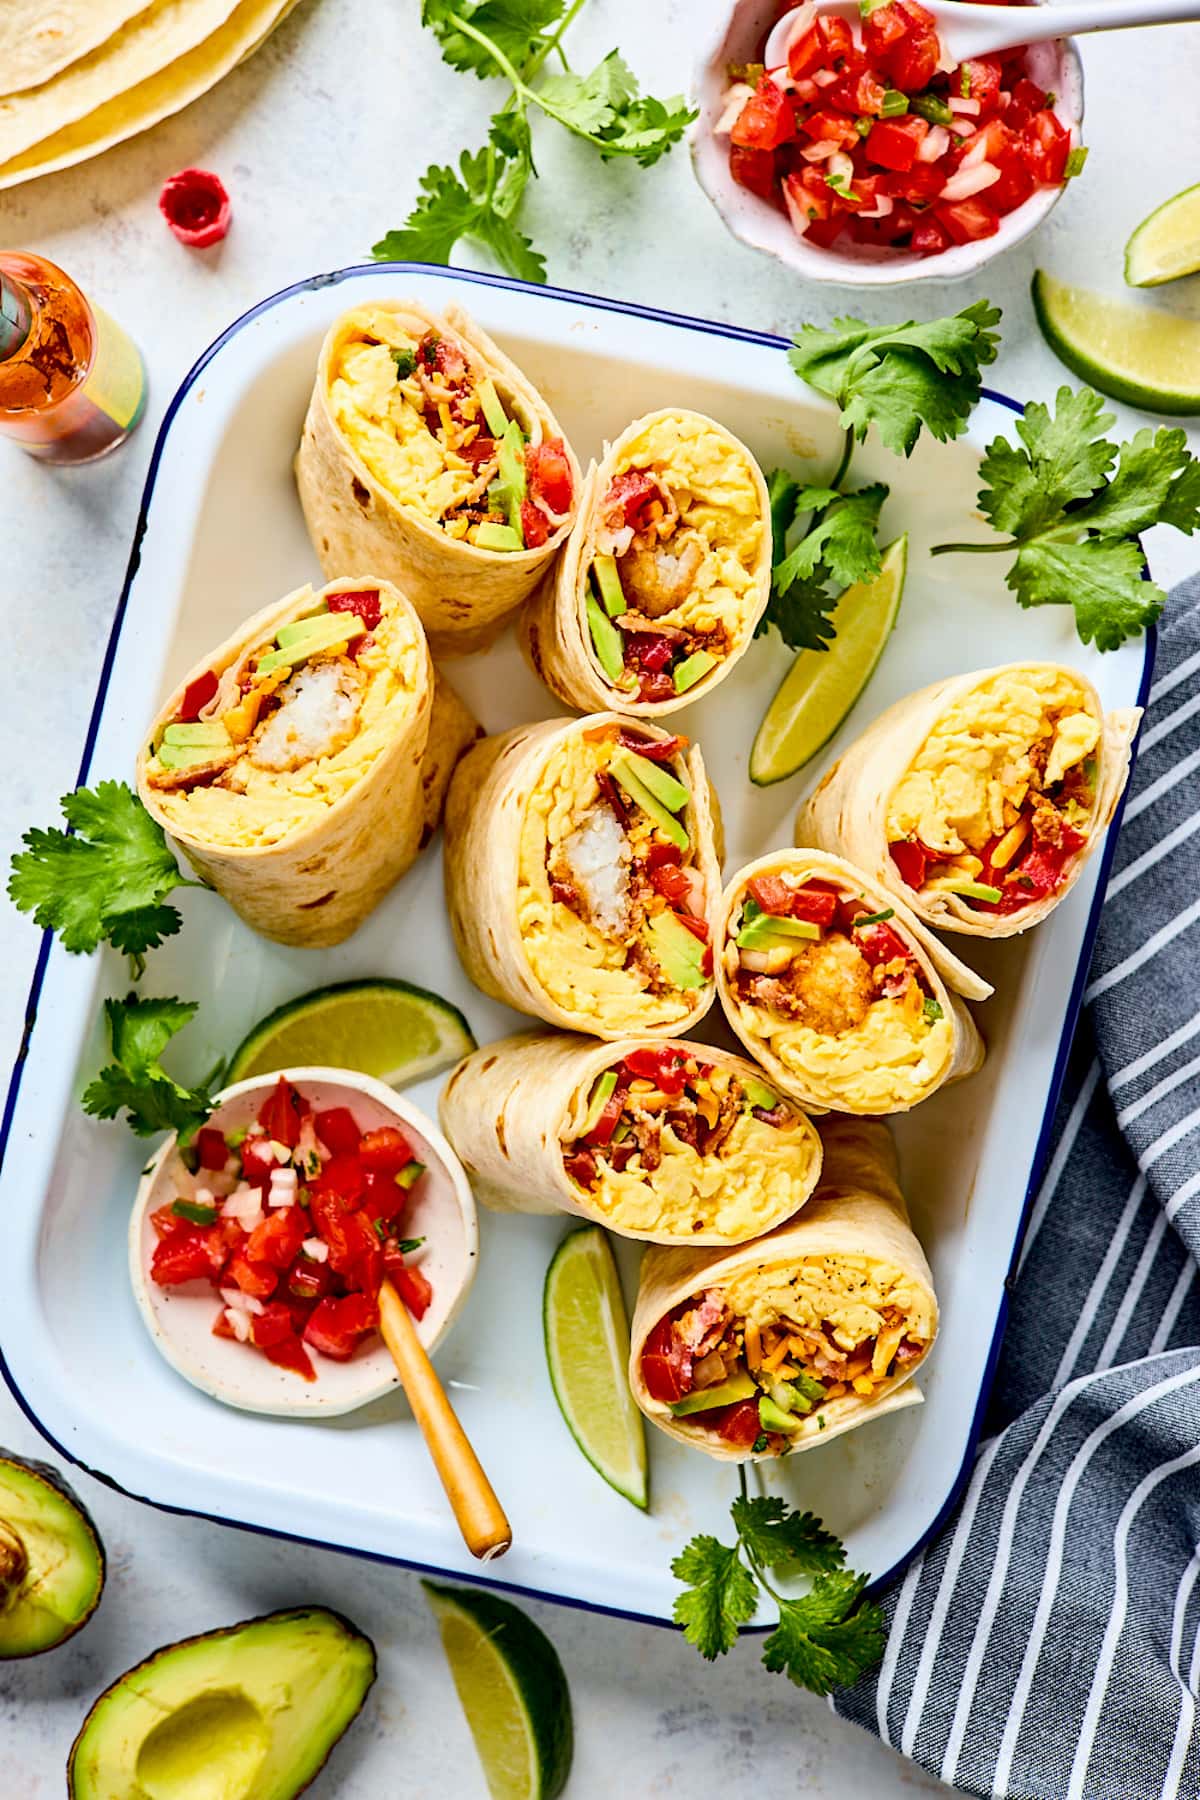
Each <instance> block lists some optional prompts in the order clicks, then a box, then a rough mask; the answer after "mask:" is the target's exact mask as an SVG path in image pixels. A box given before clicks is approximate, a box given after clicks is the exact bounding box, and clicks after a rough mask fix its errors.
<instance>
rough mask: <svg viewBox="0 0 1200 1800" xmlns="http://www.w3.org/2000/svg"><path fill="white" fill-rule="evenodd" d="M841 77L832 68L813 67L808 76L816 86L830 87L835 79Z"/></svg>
mask: <svg viewBox="0 0 1200 1800" xmlns="http://www.w3.org/2000/svg"><path fill="white" fill-rule="evenodd" d="M841 79H842V78H841V76H840V75H839V74H838V73H837V71H836V70H834V69H814V70H813V72H812V74H811V75H810V77H809V80H810V81H815V82H816V84H817V86H818V87H832V86H833V84H834V82H835V81H840V80H841Z"/></svg>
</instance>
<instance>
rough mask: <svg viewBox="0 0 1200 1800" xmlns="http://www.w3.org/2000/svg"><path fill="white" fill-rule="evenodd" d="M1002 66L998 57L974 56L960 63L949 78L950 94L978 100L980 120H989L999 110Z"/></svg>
mask: <svg viewBox="0 0 1200 1800" xmlns="http://www.w3.org/2000/svg"><path fill="white" fill-rule="evenodd" d="M1003 81H1004V66H1003V64H1002V63H1001V61H1000V58H999V57H998V56H975V57H971V58H970V59H969V60H968V61H967V62H965V63H962V64H961V65H960V66H959V68H957V69H956V70H955V72H954V74H953V75H952V76H951V77H950V92H951V93H952V94H963V96H964V98H966V99H970V100H978V102H979V113H978V117H979V118H980V119H990V118H991V116H992V114H993V113H995V112H997V111H998V110H999V105H1000V89H1001V87H1002V85H1003Z"/></svg>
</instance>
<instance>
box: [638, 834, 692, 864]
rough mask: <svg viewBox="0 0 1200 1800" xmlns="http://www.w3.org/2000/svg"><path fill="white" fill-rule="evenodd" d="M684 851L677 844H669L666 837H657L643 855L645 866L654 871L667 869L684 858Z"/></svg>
mask: <svg viewBox="0 0 1200 1800" xmlns="http://www.w3.org/2000/svg"><path fill="white" fill-rule="evenodd" d="M682 857H683V852H682V850H680V848H679V846H678V845H677V844H669V843H668V842H667V840H666V838H660V837H655V838H652V839H651V841H650V848H649V849H648V850H647V851H646V854H645V856H644V857H643V859H642V860H643V863H644V864H645V867H646V868H647V869H648V870H650V871H653V870H655V869H665V868H668V867H670V866H671V865H673V864H676V863H679V862H680V861H681V860H682Z"/></svg>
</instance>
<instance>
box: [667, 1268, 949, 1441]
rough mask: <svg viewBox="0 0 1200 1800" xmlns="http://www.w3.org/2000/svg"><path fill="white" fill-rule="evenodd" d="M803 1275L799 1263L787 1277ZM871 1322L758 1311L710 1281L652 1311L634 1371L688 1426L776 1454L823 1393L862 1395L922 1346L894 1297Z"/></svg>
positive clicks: (815, 1412)
mask: <svg viewBox="0 0 1200 1800" xmlns="http://www.w3.org/2000/svg"><path fill="white" fill-rule="evenodd" d="M833 1260H834V1259H826V1262H827V1264H828V1263H831V1262H832V1261H833ZM859 1280H860V1281H861V1274H860V1276H859ZM803 1284H804V1265H803V1264H800V1265H799V1268H798V1270H797V1273H796V1275H795V1277H794V1282H793V1285H794V1286H796V1287H798V1288H801V1289H802V1288H803ZM798 1310H802V1309H801V1308H798ZM876 1322H877V1328H876V1329H875V1330H874V1331H869V1329H864V1325H863V1324H862V1323H860V1324H857V1325H856V1326H855V1327H853V1328H851V1329H849V1330H847V1329H846V1328H845V1326H843V1325H842V1324H839V1322H838V1321H837V1320H834V1319H822V1320H820V1321H819V1323H809V1324H802V1323H800V1322H799V1321H798V1320H795V1319H792V1318H790V1317H789V1316H788V1315H787V1314H786V1313H784V1312H779V1311H777V1310H776V1309H775V1308H773V1307H772V1308H771V1309H770V1316H769V1317H764V1318H761V1319H756V1318H753V1317H751V1316H749V1315H745V1316H742V1315H739V1314H738V1313H737V1312H736V1311H735V1310H734V1308H733V1307H732V1306H731V1305H730V1303H729V1299H728V1296H727V1295H726V1293H725V1292H724V1291H723V1290H722V1288H720V1287H710V1288H707V1289H705V1291H704V1292H703V1293H700V1294H697V1295H694V1296H692V1297H691V1298H689V1299H687V1300H685V1301H684V1302H683V1304H682V1305H680V1306H677V1307H675V1308H674V1309H673V1310H672V1311H671V1312H669V1313H667V1314H666V1316H665V1317H664V1318H662V1319H660V1320H659V1322H658V1324H657V1325H656V1326H655V1327H654V1330H653V1331H652V1332H651V1333H650V1335H649V1337H648V1338H647V1339H646V1343H645V1346H644V1348H643V1350H642V1355H641V1374H642V1381H643V1383H644V1384H645V1387H646V1391H647V1393H648V1394H649V1395H650V1397H651V1399H653V1400H657V1401H658V1402H659V1403H660V1404H662V1405H665V1406H668V1407H669V1408H670V1410H671V1414H672V1416H673V1417H674V1418H675V1419H677V1420H679V1421H681V1422H683V1423H686V1425H687V1427H688V1428H689V1429H695V1430H697V1431H702V1432H705V1433H711V1434H712V1435H713V1436H715V1437H717V1438H719V1439H720V1440H721V1441H722V1442H723V1443H725V1444H728V1445H729V1446H730V1447H731V1448H734V1449H736V1450H740V1451H744V1452H746V1453H748V1454H750V1455H755V1456H782V1455H785V1454H786V1452H787V1451H788V1450H790V1449H791V1448H792V1445H793V1443H794V1442H795V1438H796V1435H797V1433H798V1432H799V1431H800V1430H801V1429H802V1427H803V1426H804V1424H805V1422H806V1421H807V1420H809V1419H812V1418H814V1417H816V1418H817V1419H818V1421H819V1419H820V1414H821V1410H822V1408H823V1407H825V1406H827V1405H828V1404H829V1402H830V1401H831V1400H836V1399H839V1398H841V1397H842V1396H846V1395H856V1396H858V1397H859V1398H861V1399H864V1400H870V1399H871V1398H872V1396H873V1395H874V1394H875V1393H876V1391H877V1390H878V1389H879V1388H880V1387H881V1386H882V1384H883V1383H885V1382H887V1381H889V1380H891V1379H892V1377H893V1376H895V1375H896V1374H897V1373H898V1372H899V1371H901V1370H903V1369H904V1367H905V1366H906V1365H908V1364H912V1363H915V1362H917V1361H919V1359H920V1358H921V1357H922V1356H923V1355H924V1354H925V1351H926V1350H927V1349H928V1340H927V1339H926V1338H924V1337H922V1336H921V1335H920V1333H919V1330H918V1329H916V1328H915V1327H914V1328H913V1329H912V1330H911V1331H910V1325H911V1321H910V1320H909V1318H908V1316H907V1315H906V1313H905V1311H904V1309H903V1308H902V1307H900V1306H888V1305H884V1306H883V1307H882V1308H881V1309H880V1311H879V1312H878V1314H877V1315H876ZM847 1340H849V1341H847Z"/></svg>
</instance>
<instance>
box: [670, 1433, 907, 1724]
mask: <svg viewBox="0 0 1200 1800" xmlns="http://www.w3.org/2000/svg"><path fill="white" fill-rule="evenodd" d="M738 1473H739V1476H740V1479H741V1493H740V1494H739V1495H738V1496H737V1498H736V1499H735V1500H734V1502H733V1505H732V1507H731V1509H730V1512H731V1517H732V1519H733V1526H734V1531H735V1533H736V1541H735V1542H734V1543H733V1544H732V1545H730V1544H723V1543H722V1542H721V1541H720V1539H719V1538H715V1537H713V1536H711V1535H710V1534H708V1533H702V1534H701V1535H700V1536H698V1537H694V1538H692V1540H691V1542H690V1543H689V1544H687V1545H686V1546H685V1547H684V1549H683V1550H682V1551H681V1552H680V1554H679V1555H678V1556H677V1557H676V1558H675V1560H674V1562H673V1563H672V1564H671V1573H672V1574H673V1575H674V1576H675V1577H676V1579H677V1580H678V1581H681V1582H683V1583H684V1584H685V1588H684V1592H683V1593H682V1594H680V1595H679V1596H678V1597H677V1599H676V1601H675V1618H676V1620H677V1622H678V1623H679V1624H680V1625H682V1626H683V1635H684V1637H685V1638H686V1639H687V1641H688V1643H689V1644H693V1645H695V1647H696V1649H697V1650H698V1651H699V1652H700V1654H701V1656H703V1657H705V1658H706V1659H707V1660H708V1661H709V1662H714V1661H715V1660H716V1658H717V1657H718V1656H724V1655H725V1654H726V1652H727V1651H729V1650H732V1648H733V1646H734V1644H735V1643H736V1642H737V1638H738V1633H739V1631H740V1629H741V1627H742V1626H743V1625H745V1624H746V1623H747V1622H748V1621H749V1620H750V1619H751V1618H753V1616H754V1613H755V1611H756V1610H757V1607H758V1599H759V1589H760V1588H761V1589H763V1590H764V1591H765V1592H766V1593H768V1594H769V1595H770V1596H771V1598H772V1599H773V1600H774V1601H775V1603H776V1605H777V1606H778V1608H779V1623H778V1624H777V1626H776V1627H775V1630H774V1631H773V1632H772V1633H771V1635H770V1636H769V1637H768V1638H767V1639H766V1641H765V1643H764V1644H763V1655H762V1660H763V1664H764V1667H766V1668H767V1669H769V1670H770V1671H771V1672H772V1673H773V1674H783V1675H786V1676H787V1677H788V1679H789V1681H793V1682H795V1684H796V1686H797V1687H803V1688H808V1689H810V1690H811V1691H812V1692H813V1693H814V1694H828V1693H831V1692H832V1690H833V1689H834V1688H835V1687H847V1686H849V1685H850V1684H851V1683H852V1682H855V1681H857V1680H858V1679H859V1677H860V1676H861V1675H864V1674H865V1673H866V1671H867V1670H868V1669H871V1668H874V1666H875V1664H876V1663H877V1662H878V1661H879V1659H880V1657H881V1656H882V1655H883V1646H884V1624H883V1614H882V1612H881V1611H880V1609H879V1607H878V1606H876V1605H875V1603H874V1602H873V1601H870V1600H866V1599H864V1598H863V1589H864V1588H865V1586H866V1583H867V1579H868V1578H867V1576H865V1575H855V1574H853V1573H852V1572H851V1571H850V1570H849V1569H847V1568H846V1567H845V1561H846V1550H845V1546H844V1545H843V1544H842V1543H841V1541H840V1540H839V1539H838V1538H836V1537H834V1535H833V1533H832V1532H830V1531H826V1529H825V1527H824V1526H823V1525H822V1524H821V1521H820V1520H819V1519H817V1518H815V1517H814V1516H813V1514H812V1513H808V1512H804V1513H802V1512H795V1511H792V1510H790V1509H789V1508H788V1507H787V1506H786V1505H785V1504H784V1502H783V1501H782V1500H781V1499H780V1498H779V1497H778V1496H777V1495H774V1494H762V1495H754V1496H751V1495H750V1494H749V1493H748V1492H747V1487H746V1473H745V1469H744V1468H742V1469H740V1470H739V1471H738ZM773 1575H774V1576H779V1577H781V1578H784V1579H789V1578H792V1577H795V1576H807V1577H808V1578H809V1579H810V1582H811V1585H810V1587H809V1590H808V1592H807V1593H806V1594H802V1595H800V1596H799V1597H792V1596H789V1595H786V1594H783V1593H781V1592H779V1590H778V1588H777V1587H776V1586H775V1585H774V1582H773V1580H772V1579H771V1577H772V1576H773Z"/></svg>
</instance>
